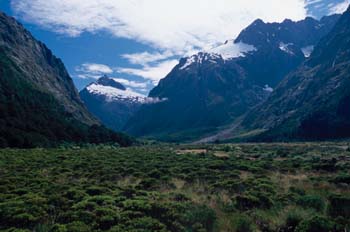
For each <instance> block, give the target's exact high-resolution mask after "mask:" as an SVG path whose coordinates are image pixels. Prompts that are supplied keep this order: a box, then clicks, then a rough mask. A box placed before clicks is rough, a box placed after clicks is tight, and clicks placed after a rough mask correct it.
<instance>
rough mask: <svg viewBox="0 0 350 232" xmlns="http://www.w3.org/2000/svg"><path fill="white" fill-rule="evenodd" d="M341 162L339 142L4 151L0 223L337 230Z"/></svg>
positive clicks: (346, 209)
mask: <svg viewBox="0 0 350 232" xmlns="http://www.w3.org/2000/svg"><path fill="white" fill-rule="evenodd" d="M349 170H350V152H349V149H348V144H347V143H345V142H339V143H332V142H328V143H292V144H283V143H279V144H278V143H277V144H222V145H168V144H167V145H152V146H142V147H130V148H116V147H113V146H99V147H89V148H79V147H76V148H74V149H73V148H61V149H31V150H15V149H3V150H0V222H1V223H0V231H130V232H134V231H145V232H146V231H176V232H177V231H185V232H195V231H198V232H199V231H313V230H312V228H316V227H315V225H317V226H318V227H317V231H345V230H349V225H350V185H349V184H350V183H349V179H350V178H349V175H350V173H349ZM310 228H311V229H310Z"/></svg>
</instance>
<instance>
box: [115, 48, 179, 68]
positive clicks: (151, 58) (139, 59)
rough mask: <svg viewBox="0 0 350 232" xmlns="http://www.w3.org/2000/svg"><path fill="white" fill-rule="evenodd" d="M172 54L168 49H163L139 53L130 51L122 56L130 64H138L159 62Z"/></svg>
mask: <svg viewBox="0 0 350 232" xmlns="http://www.w3.org/2000/svg"><path fill="white" fill-rule="evenodd" d="M172 56H174V54H173V53H171V52H170V51H165V52H163V53H159V52H155V53H149V52H141V53H132V54H123V55H122V57H123V58H125V59H127V60H128V61H129V62H130V63H131V64H138V65H142V66H145V65H148V64H149V63H153V62H159V61H162V60H165V59H168V58H170V57H172Z"/></svg>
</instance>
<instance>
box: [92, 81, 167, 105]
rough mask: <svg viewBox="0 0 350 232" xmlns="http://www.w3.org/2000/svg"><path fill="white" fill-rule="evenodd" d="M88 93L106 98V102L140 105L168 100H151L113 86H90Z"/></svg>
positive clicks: (95, 84)
mask: <svg viewBox="0 0 350 232" xmlns="http://www.w3.org/2000/svg"><path fill="white" fill-rule="evenodd" d="M86 89H87V91H88V92H89V93H91V94H94V95H100V96H104V97H105V98H106V101H109V102H112V101H127V102H132V103H140V104H152V103H158V102H161V101H165V100H166V99H158V98H150V97H147V96H145V95H142V94H140V93H136V92H134V91H132V90H131V89H129V88H126V89H125V90H122V89H118V88H115V87H111V86H105V85H100V84H97V83H93V84H91V85H89V86H88V87H87V88H86Z"/></svg>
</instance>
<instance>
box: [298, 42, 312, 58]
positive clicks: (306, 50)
mask: <svg viewBox="0 0 350 232" xmlns="http://www.w3.org/2000/svg"><path fill="white" fill-rule="evenodd" d="M314 48H315V47H314V46H313V45H310V46H307V47H303V48H302V49H301V51H302V52H303V53H304V56H305V57H306V58H309V57H310V56H311V53H312V52H313V51H314Z"/></svg>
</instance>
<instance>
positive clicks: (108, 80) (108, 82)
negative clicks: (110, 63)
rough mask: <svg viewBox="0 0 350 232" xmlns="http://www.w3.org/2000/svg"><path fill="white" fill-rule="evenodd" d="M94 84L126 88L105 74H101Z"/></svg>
mask: <svg viewBox="0 0 350 232" xmlns="http://www.w3.org/2000/svg"><path fill="white" fill-rule="evenodd" d="M96 84H99V85H103V86H110V87H114V88H117V89H120V90H126V88H125V86H124V85H122V84H121V83H119V82H118V81H116V80H114V79H113V78H109V77H108V76H107V75H103V76H102V77H101V78H100V79H98V80H97V81H96Z"/></svg>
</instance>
